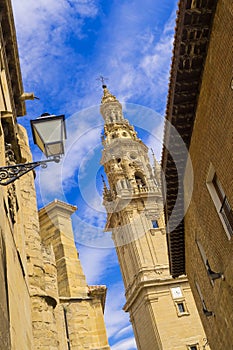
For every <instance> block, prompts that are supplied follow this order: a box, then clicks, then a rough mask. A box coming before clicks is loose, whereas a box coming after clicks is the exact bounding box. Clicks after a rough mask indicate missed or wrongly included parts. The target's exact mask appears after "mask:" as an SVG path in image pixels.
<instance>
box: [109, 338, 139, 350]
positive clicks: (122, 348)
mask: <svg viewBox="0 0 233 350" xmlns="http://www.w3.org/2000/svg"><path fill="white" fill-rule="evenodd" d="M111 349H112V350H137V346H136V342H135V339H134V338H133V337H131V338H127V339H123V340H121V341H119V342H117V343H116V344H114V345H113V346H112V347H111Z"/></svg>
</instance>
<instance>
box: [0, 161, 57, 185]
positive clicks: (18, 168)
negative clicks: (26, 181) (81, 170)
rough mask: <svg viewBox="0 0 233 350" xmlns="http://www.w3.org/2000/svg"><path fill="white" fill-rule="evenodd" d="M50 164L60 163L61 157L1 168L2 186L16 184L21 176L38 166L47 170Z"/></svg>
mask: <svg viewBox="0 0 233 350" xmlns="http://www.w3.org/2000/svg"><path fill="white" fill-rule="evenodd" d="M50 162H55V163H59V162H60V157H54V158H51V159H46V160H41V161H37V162H31V163H20V164H14V165H7V166H4V167H0V185H2V186H6V185H9V184H10V183H12V182H14V181H15V180H17V179H18V178H20V177H21V176H23V175H24V174H26V173H28V172H29V171H31V170H33V169H35V168H36V167H38V166H41V167H42V168H47V163H50Z"/></svg>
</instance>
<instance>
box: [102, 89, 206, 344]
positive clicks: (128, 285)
mask: <svg viewBox="0 0 233 350" xmlns="http://www.w3.org/2000/svg"><path fill="white" fill-rule="evenodd" d="M100 111H101V114H102V116H103V119H104V123H105V124H104V136H103V138H102V143H103V146H104V149H103V152H102V159H101V164H102V165H103V166H104V170H105V173H106V175H107V178H108V183H109V188H108V187H107V185H106V183H105V182H104V202H103V203H104V205H105V208H106V211H107V223H106V230H107V231H112V237H113V240H114V244H115V247H116V252H117V255H118V260H119V263H120V268H121V272H122V277H123V281H124V285H125V296H126V304H125V306H124V310H125V311H126V312H129V314H130V320H131V322H132V326H133V330H134V334H135V338H136V343H137V347H138V350H156V349H158V350H161V349H163V350H172V349H179V350H182V349H184V350H187V349H189V350H197V349H202V346H204V345H205V344H206V341H205V340H204V338H205V334H204V331H203V328H202V325H201V322H200V319H199V316H198V313H197V311H196V307H195V303H194V300H193V297H192V293H191V290H190V286H189V284H188V281H187V278H186V276H182V277H180V278H179V279H177V280H174V279H173V278H172V277H171V276H170V273H169V265H168V254H167V246H166V232H165V228H164V219H163V214H162V208H163V205H162V195H161V180H160V178H161V174H160V167H159V164H158V163H157V161H156V159H155V158H154V166H153V168H152V167H151V165H150V161H149V156H148V148H147V146H146V145H145V144H144V143H143V142H142V141H141V140H140V139H139V138H138V137H137V134H136V132H135V130H134V127H133V126H132V125H130V124H129V121H128V120H127V119H125V118H124V116H123V113H122V106H121V104H120V103H119V101H118V100H117V99H116V97H115V96H113V95H112V94H111V93H110V92H109V91H108V89H107V87H106V86H105V85H103V97H102V103H101V107H100ZM206 349H207V347H206Z"/></svg>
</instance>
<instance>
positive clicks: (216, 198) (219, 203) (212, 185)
mask: <svg viewBox="0 0 233 350" xmlns="http://www.w3.org/2000/svg"><path fill="white" fill-rule="evenodd" d="M206 186H207V189H208V191H209V193H210V196H211V199H212V201H213V203H214V205H215V208H216V211H217V213H218V216H219V218H220V220H221V223H222V225H223V228H224V230H225V232H226V235H227V237H228V239H229V240H230V239H231V238H232V237H233V223H231V218H230V219H229V216H232V220H233V211H232V208H231V206H230V203H229V201H228V199H227V196H226V194H225V192H224V190H223V187H222V185H221V182H220V181H219V178H218V176H217V174H216V171H215V169H214V167H213V165H212V164H210V167H209V171H208V175H207V179H206ZM225 206H226V207H227V210H228V213H226V211H225V210H224V211H223V209H224V207H225Z"/></svg>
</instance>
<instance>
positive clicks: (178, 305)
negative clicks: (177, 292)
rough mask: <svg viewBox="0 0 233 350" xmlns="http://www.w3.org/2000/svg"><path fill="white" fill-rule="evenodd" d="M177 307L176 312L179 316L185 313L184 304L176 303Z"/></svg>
mask: <svg viewBox="0 0 233 350" xmlns="http://www.w3.org/2000/svg"><path fill="white" fill-rule="evenodd" d="M177 307H178V310H179V313H180V314H182V313H183V312H185V308H184V303H177Z"/></svg>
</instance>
